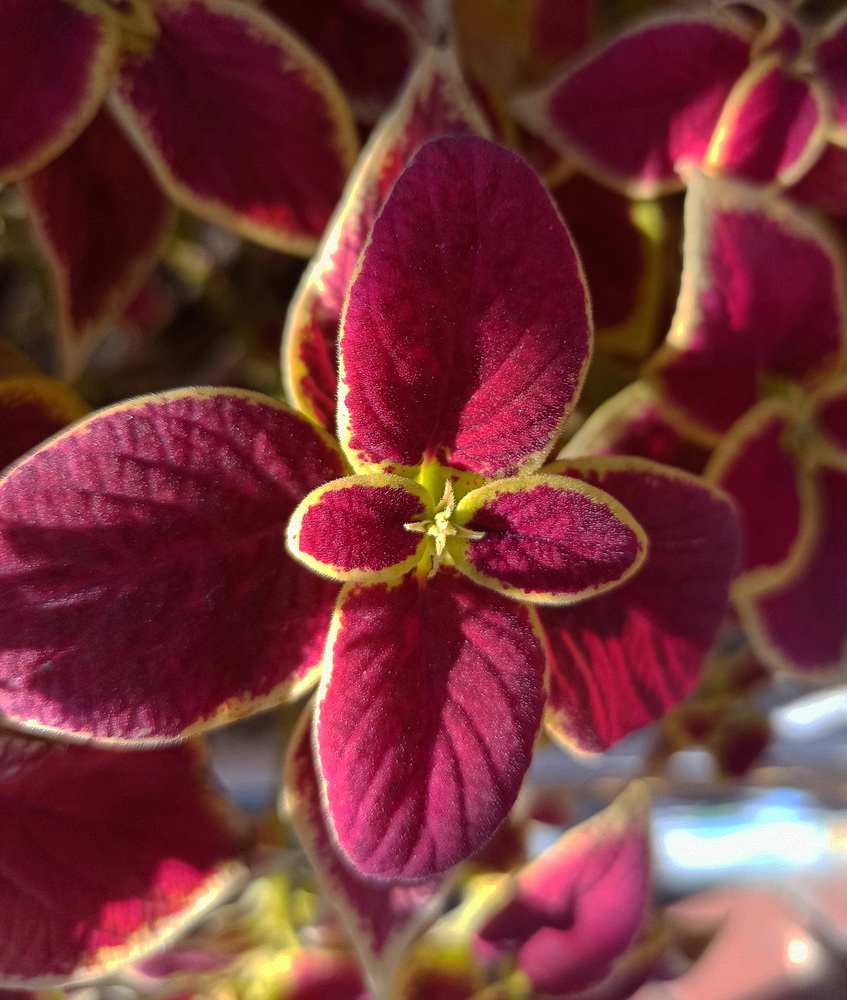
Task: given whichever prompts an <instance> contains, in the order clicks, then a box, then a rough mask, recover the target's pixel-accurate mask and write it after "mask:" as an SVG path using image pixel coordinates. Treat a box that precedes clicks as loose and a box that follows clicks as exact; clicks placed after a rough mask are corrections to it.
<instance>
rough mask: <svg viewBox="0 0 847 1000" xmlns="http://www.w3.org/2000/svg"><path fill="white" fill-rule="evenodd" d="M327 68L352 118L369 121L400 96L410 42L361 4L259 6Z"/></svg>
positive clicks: (280, 2) (324, 1) (392, 22)
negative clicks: (291, 31) (354, 114)
mask: <svg viewBox="0 0 847 1000" xmlns="http://www.w3.org/2000/svg"><path fill="white" fill-rule="evenodd" d="M264 5H265V9H266V10H269V11H271V13H273V14H275V15H276V16H277V17H278V18H279V19H280V20H281V21H284V22H285V24H287V25H288V27H289V28H293V29H294V30H295V31H296V32H297V34H298V35H300V37H301V38H303V39H304V40H305V41H306V42H307V43H308V44H309V45H311V47H312V48H313V49H314V50H315V52H317V53H319V54H320V55H321V56H322V57H323V58H324V59H325V60H326V61H327V63H328V64H329V66H330V67H331V68H332V71H333V72H334V73H335V75H336V77H337V78H338V82H339V83H340V84H341V86H342V87H343V88H344V92H345V93H346V94H347V96H348V97H349V98H350V99H351V101H352V103H353V106H354V108H355V109H356V112H357V116H358V117H359V118H360V119H361V120H363V121H368V122H372V121H375V120H376V119H377V118H378V116H379V114H380V112H382V111H383V110H384V109H385V108H386V107H387V106H388V104H390V103H391V101H392V99H393V98H394V96H395V95H396V94H397V92H398V91H399V90H400V87H401V85H402V84H403V81H404V79H405V77H406V74H407V72H408V71H409V67H410V66H411V64H412V62H413V61H414V55H415V40H414V38H413V37H412V35H411V33H410V32H409V31H408V30H407V29H405V28H404V26H403V24H402V22H401V20H400V19H399V18H396V17H388V16H386V15H385V14H384V13H382V12H381V11H379V10H376V9H374V8H373V7H372V6H370V5H369V4H368V3H367V2H366V0H311V2H310V3H303V2H302V0H265V3H264Z"/></svg>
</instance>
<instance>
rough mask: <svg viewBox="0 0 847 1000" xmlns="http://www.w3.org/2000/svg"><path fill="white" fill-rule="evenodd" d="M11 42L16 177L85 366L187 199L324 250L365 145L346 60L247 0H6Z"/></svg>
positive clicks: (250, 231) (67, 349) (2, 29)
mask: <svg viewBox="0 0 847 1000" xmlns="http://www.w3.org/2000/svg"><path fill="white" fill-rule="evenodd" d="M0 39H2V41H0V92H2V94H3V116H4V129H3V136H2V139H0V181H20V182H21V190H22V191H23V194H24V197H25V200H26V203H27V206H28V209H29V212H30V214H31V217H32V219H33V221H34V223H35V227H36V230H37V232H38V234H39V236H40V237H41V241H42V243H43V245H44V248H45V251H46V254H47V257H48V260H49V261H50V263H51V265H52V269H53V272H54V277H55V282H56V288H57V298H58V305H59V320H60V343H61V347H62V351H63V355H64V360H65V362H66V365H67V367H68V368H69V369H74V368H77V367H78V366H79V365H80V363H81V361H82V360H84V358H85V356H86V354H87V352H88V351H89V350H90V348H91V346H92V345H93V343H94V342H95V340H96V338H97V336H99V335H101V334H102V331H103V328H104V326H105V325H106V324H107V323H108V322H109V321H113V320H114V319H115V318H116V317H118V316H119V315H120V313H121V311H122V310H123V308H125V306H126V305H127V303H128V302H129V300H130V298H131V297H132V295H133V294H134V293H135V292H136V291H137V290H138V288H139V286H140V284H141V282H142V281H143V280H144V278H145V277H146V276H147V275H148V274H149V272H150V270H151V269H152V267H153V265H154V263H155V261H156V259H157V257H158V255H159V254H160V252H161V249H162V246H163V242H164V240H165V239H166V238H167V236H168V234H169V232H170V230H171V228H172V223H173V209H172V201H173V202H176V203H177V204H178V205H181V206H184V207H186V208H188V209H190V210H191V211H193V212H196V213H198V214H199V215H201V216H203V217H204V218H207V219H211V220H212V221H215V222H219V223H222V224H224V225H226V226H229V227H231V228H234V229H235V230H237V231H238V232H239V233H241V234H243V235H245V236H247V237H249V238H250V239H254V240H257V241H259V242H261V243H264V244H266V245H268V246H271V247H274V248H276V249H281V250H286V251H289V252H293V253H298V254H302V255H308V254H309V253H311V252H312V250H313V249H314V247H315V244H316V242H317V239H318V237H319V236H320V234H321V232H322V231H323V228H324V226H325V225H326V222H327V220H328V219H329V216H330V215H331V213H332V210H333V209H334V207H335V204H336V202H337V201H338V199H339V197H340V195H341V191H342V188H343V185H344V181H345V178H346V175H347V173H348V171H349V170H350V168H351V167H352V165H353V163H354V161H355V157H356V154H357V151H358V140H357V136H356V133H355V128H354V124H353V119H352V114H351V112H350V108H349V106H348V104H347V101H346V98H345V97H344V95H343V93H342V92H341V89H340V87H339V86H338V84H337V82H336V80H335V78H334V77H333V75H332V74H331V72H330V70H329V69H328V68H327V67H326V65H325V64H324V63H323V62H322V60H321V59H320V58H319V57H318V56H317V55H316V54H315V53H314V52H312V51H311V50H310V49H309V48H308V47H307V46H306V45H305V44H304V43H303V42H302V41H301V40H300V39H299V38H298V37H297V36H296V35H295V34H294V33H293V32H292V31H290V30H288V29H287V28H286V27H285V26H284V25H283V24H282V23H281V22H279V21H278V20H277V19H276V18H274V17H272V16H271V15H270V14H268V13H265V12H264V11H262V10H261V9H260V8H259V7H258V6H256V5H254V4H252V3H244V2H236V0H6V2H4V3H3V5H2V6H0ZM22 80H23V81H26V85H25V86H22V85H21V81H22ZM269 135H272V136H274V141H273V142H268V136H269Z"/></svg>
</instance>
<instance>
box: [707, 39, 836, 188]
mask: <svg viewBox="0 0 847 1000" xmlns="http://www.w3.org/2000/svg"><path fill="white" fill-rule="evenodd" d="M827 117H828V116H827V113H826V105H825V97H824V95H823V94H822V93H821V90H820V87H818V86H814V85H812V84H810V83H809V82H808V81H807V80H804V79H799V78H797V77H794V76H791V75H789V74H788V73H786V72H785V70H784V69H783V68H782V65H781V64H780V61H779V59H778V57H777V56H776V55H774V56H771V57H770V58H761V59H758V60H757V61H756V62H754V63H753V65H752V66H751V67H750V69H749V70H748V71H747V72H746V73H745V74H744V75H743V76H742V77H741V79H740V80H739V81H738V83H737V85H736V86H735V88H734V90H733V92H732V93H731V94H730V96H729V98H728V100H727V103H726V106H725V107H724V110H723V113H722V114H721V118H720V121H719V122H718V125H717V128H716V130H715V137H714V140H713V142H712V145H711V148H710V149H709V151H708V153H707V155H706V162H707V164H708V165H709V166H711V167H715V168H717V169H719V170H721V171H723V172H724V173H727V174H733V175H734V176H736V177H742V178H744V179H745V180H750V181H756V182H759V183H767V182H769V181H773V180H780V181H782V182H783V183H786V184H790V183H791V182H792V181H793V180H795V179H796V178H797V177H799V176H801V175H802V174H803V173H805V171H806V170H807V169H808V167H809V166H811V164H812V163H813V162H814V161H815V160H816V159H817V158H818V156H820V154H821V151H822V150H823V144H824V141H825V129H826V125H827V124H828V122H827Z"/></svg>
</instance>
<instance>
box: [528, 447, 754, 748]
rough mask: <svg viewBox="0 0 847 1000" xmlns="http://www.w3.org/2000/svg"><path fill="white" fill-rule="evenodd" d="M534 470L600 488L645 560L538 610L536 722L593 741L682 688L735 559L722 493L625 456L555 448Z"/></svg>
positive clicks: (663, 704) (652, 714)
mask: <svg viewBox="0 0 847 1000" xmlns="http://www.w3.org/2000/svg"><path fill="white" fill-rule="evenodd" d="M545 471H548V472H553V471H555V472H558V473H560V474H561V475H567V476H573V477H575V478H580V479H583V480H585V481H586V482H588V483H591V484H592V485H594V486H598V487H600V488H601V489H603V490H605V491H606V492H607V493H610V494H611V495H612V496H613V497H615V498H616V499H617V500H619V501H620V502H621V503H622V504H624V505H625V506H626V508H627V510H629V511H630V513H631V514H632V515H633V516H634V517H636V518H637V519H638V522H639V524H640V525H641V527H642V528H643V529H644V532H645V534H646V535H647V539H648V550H647V559H646V560H645V562H644V565H643V566H642V567H641V569H640V570H639V572H638V573H636V575H635V576H634V577H633V578H632V579H631V580H629V581H627V582H626V583H625V584H623V585H622V586H620V587H618V588H617V589H616V590H613V591H611V592H610V593H608V594H603V595H601V596H600V597H597V598H594V599H593V600H590V601H584V602H582V603H581V604H576V605H573V606H571V607H565V608H549V607H542V608H539V609H538V617H539V620H540V622H541V626H542V629H543V631H544V634H545V637H546V640H547V643H548V648H549V657H550V684H549V692H548V697H549V711H548V720H547V721H548V725H549V726H550V728H551V730H552V731H553V733H554V734H555V735H556V736H557V737H558V738H560V739H562V740H563V741H564V742H566V743H567V744H569V745H573V746H576V747H578V748H579V749H581V750H589V751H600V750H605V749H606V748H607V747H609V746H610V745H611V744H612V743H614V742H615V741H616V740H619V739H620V738H621V737H623V736H625V735H626V734H627V733H629V732H631V731H632V730H634V729H638V728H640V727H641V726H644V725H646V724H647V723H648V722H652V721H653V720H655V719H658V718H660V717H661V716H662V715H663V714H664V713H665V712H666V711H667V710H668V708H670V707H671V705H674V704H676V703H677V702H678V701H680V700H681V699H682V698H684V697H685V696H686V695H687V694H689V693H690V691H691V689H692V688H693V686H694V684H695V682H696V680H697V677H698V674H699V672H700V669H701V667H702V664H703V659H704V657H705V655H706V653H707V651H708V650H709V647H710V646H711V644H712V642H713V641H714V638H715V634H716V633H717V629H718V626H719V625H720V623H721V621H722V620H723V617H724V614H725V612H726V606H727V593H728V590H729V583H730V580H731V579H732V576H733V574H734V572H735V568H736V563H737V559H738V528H737V524H736V520H735V516H734V514H733V511H732V508H731V507H730V504H729V503H728V502H727V500H725V499H724V498H723V497H722V496H721V495H719V494H717V493H715V492H714V491H713V490H712V489H710V488H709V487H707V486H705V485H704V484H703V483H702V481H701V480H700V479H699V478H697V477H694V476H691V475H688V474H686V473H683V472H679V471H676V470H672V469H669V468H666V467H664V466H660V465H655V464H654V463H652V462H647V461H644V460H643V459H636V458H613V457H608V458H597V459H583V460H581V461H580V460H578V459H574V460H569V459H563V460H561V461H559V462H556V463H554V464H553V465H551V466H548V467H547V468H546V470H545Z"/></svg>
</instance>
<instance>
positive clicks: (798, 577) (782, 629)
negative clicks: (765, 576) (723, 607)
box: [738, 468, 847, 676]
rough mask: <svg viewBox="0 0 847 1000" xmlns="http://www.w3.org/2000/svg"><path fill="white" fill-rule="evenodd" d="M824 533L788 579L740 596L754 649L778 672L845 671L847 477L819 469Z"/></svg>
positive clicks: (835, 471) (743, 614)
mask: <svg viewBox="0 0 847 1000" xmlns="http://www.w3.org/2000/svg"><path fill="white" fill-rule="evenodd" d="M815 481H816V486H817V492H818V496H819V499H820V528H819V530H818V532H817V535H816V538H815V542H814V545H813V546H812V547H811V549H810V551H809V553H808V555H807V557H806V559H805V560H804V562H803V564H802V566H801V567H800V568H799V569H797V570H796V571H795V572H794V573H793V574H792V575H791V576H790V577H788V578H787V579H785V580H782V581H780V582H776V583H773V584H771V585H769V586H767V587H763V588H762V590H761V591H760V592H758V593H749V594H748V593H744V594H742V595H739V599H738V606H739V610H740V613H741V619H742V623H743V624H744V625H745V627H746V628H747V629H748V634H749V635H750V636H751V639H752V641H753V645H754V649H756V651H757V652H758V654H759V655H760V656H761V657H762V659H763V660H764V661H765V662H766V663H769V664H770V665H771V666H773V667H776V668H778V669H789V670H795V671H799V672H801V673H806V674H808V673H812V674H815V673H826V674H833V673H836V674H838V675H839V676H843V673H844V669H845V667H847V514H845V512H847V473H845V472H843V471H838V470H836V469H827V468H819V469H818V471H817V474H816V476H815Z"/></svg>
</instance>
